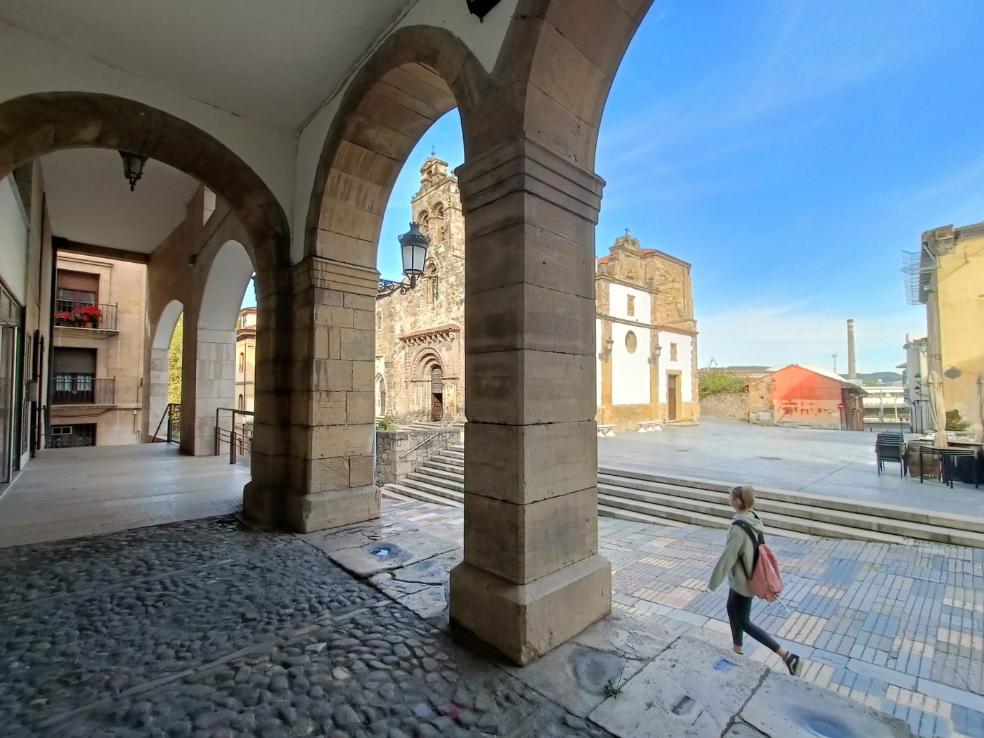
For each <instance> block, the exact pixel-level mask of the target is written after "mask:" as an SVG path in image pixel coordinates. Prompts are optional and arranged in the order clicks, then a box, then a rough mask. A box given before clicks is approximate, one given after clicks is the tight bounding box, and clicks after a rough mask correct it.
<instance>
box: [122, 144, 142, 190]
mask: <svg viewBox="0 0 984 738" xmlns="http://www.w3.org/2000/svg"><path fill="white" fill-rule="evenodd" d="M120 156H121V157H122V158H123V176H124V177H126V181H127V182H129V183H130V192H133V190H134V188H135V187H136V186H137V182H139V181H140V178H141V177H142V176H143V169H144V164H146V163H147V157H146V156H143V155H142V154H131V153H130V152H129V151H121V152H120Z"/></svg>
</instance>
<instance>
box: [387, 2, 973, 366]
mask: <svg viewBox="0 0 984 738" xmlns="http://www.w3.org/2000/svg"><path fill="white" fill-rule="evenodd" d="M982 30H984V3H980V2H957V1H955V0H936V2H914V1H912V0H906V2H897V1H893V2H886V1H880V0H874V1H872V0H865V2H856V1H852V2H846V1H843V0H827V1H825V2H801V1H799V0H781V1H779V0H771V1H764V0H760V1H757V2H721V1H720V0H667V1H665V2H657V4H656V5H654V7H653V10H651V11H650V13H649V15H648V16H647V18H646V20H645V22H644V23H643V25H642V27H641V28H640V29H639V32H638V34H637V35H636V37H635V39H634V40H633V42H632V45H631V46H630V48H629V51H628V53H627V55H626V57H625V59H624V61H623V63H622V66H621V68H620V70H619V74H618V76H617V78H616V80H615V84H614V85H613V88H612V91H611V95H610V97H609V101H608V105H607V107H606V110H605V117H604V120H603V123H602V129H601V136H600V140H599V148H598V158H597V163H596V169H597V171H598V173H599V174H600V175H601V176H602V177H604V178H605V180H606V181H607V183H608V184H607V186H606V188H605V195H604V201H603V205H602V213H601V221H600V223H599V225H598V231H597V246H598V254H599V255H601V254H604V253H607V250H608V247H609V246H610V245H611V243H612V241H613V240H614V239H615V238H616V237H617V236H618V235H619V234H621V233H622V232H623V231H624V229H625V228H626V227H629V228H631V230H632V232H633V234H634V235H636V236H637V237H638V238H640V239H641V241H642V243H643V246H644V247H648V248H659V249H662V250H665V251H667V252H669V253H671V254H674V255H676V256H679V257H680V258H683V259H686V260H688V261H690V262H691V263H692V264H693V276H694V300H695V305H696V311H697V319H698V321H699V329H700V331H701V336H700V339H699V340H700V344H699V346H700V364H701V366H705V365H707V363H708V362H709V361H710V360H711V359H712V358H713V359H714V360H715V361H716V362H717V363H718V364H720V365H726V364H765V365H774V364H785V363H792V362H798V363H812V364H817V365H821V366H824V367H830V365H831V363H832V360H831V354H832V353H835V352H836V353H837V354H839V358H838V367H839V368H840V369H841V370H845V369H846V364H847V359H846V346H845V327H844V324H845V321H846V319H847V318H851V317H853V318H854V319H855V321H856V324H857V335H858V364H859V369H860V370H861V371H875V370H886V369H891V368H892V367H894V366H895V365H896V364H898V363H900V362H901V361H902V360H903V358H904V356H903V352H902V348H901V346H902V343H903V342H904V337H905V333H906V331H914V332H922V331H923V330H924V325H925V318H924V313H923V310H922V309H920V308H916V307H909V306H907V305H906V302H905V293H904V287H903V275H902V273H901V266H902V251H903V250H917V249H918V244H919V235H920V233H922V231H924V230H928V229H930V228H934V227H937V226H941V225H947V224H951V223H952V224H954V225H958V226H959V225H966V224H968V223H974V222H978V221H981V220H984V74H982V73H981V71H982V68H984V57H982V56H981V51H980V49H981V44H980V39H981V31H982ZM432 147H433V148H434V149H435V150H436V152H437V154H438V156H440V157H441V158H444V159H446V160H448V161H450V162H451V164H452V166H456V165H457V164H459V163H461V161H462V159H463V152H462V144H461V132H460V124H459V121H458V117H457V114H456V113H454V112H452V113H449V114H448V115H446V116H445V117H444V118H442V119H441V120H440V121H438V122H437V123H436V124H435V125H434V126H433V127H432V128H431V129H430V130H429V131H428V132H427V133H426V134H424V136H423V138H422V139H421V141H420V143H419V145H418V146H417V147H416V149H415V150H414V152H413V154H412V155H411V156H410V158H409V160H408V162H407V165H406V167H405V168H404V171H403V172H402V174H401V175H400V178H399V180H398V181H397V184H396V187H395V189H394V193H393V197H392V199H391V201H390V206H389V208H388V209H387V211H386V217H385V220H384V225H383V231H382V236H381V241H380V249H379V255H380V270H381V271H382V272H383V273H384V275H386V276H389V277H393V278H396V277H398V276H399V270H400V264H399V256H398V250H397V247H396V236H397V235H398V234H399V233H402V232H403V231H404V230H406V228H407V222H408V221H409V215H410V213H409V199H410V197H411V196H412V194H413V193H414V192H415V191H416V188H417V183H418V177H419V174H418V170H419V167H420V165H421V163H422V162H423V160H424V158H426V156H427V155H428V154H429V153H430V151H431V148H432Z"/></svg>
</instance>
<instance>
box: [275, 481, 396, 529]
mask: <svg viewBox="0 0 984 738" xmlns="http://www.w3.org/2000/svg"><path fill="white" fill-rule="evenodd" d="M381 497H382V495H381V494H380V492H379V488H378V487H376V485H374V484H369V485H366V486H364V487H349V488H347V489H334V490H329V491H325V492H310V493H308V494H305V495H288V496H287V498H286V500H285V504H286V509H285V510H284V522H285V523H286V524H287V527H289V528H290V529H291V530H295V531H297V532H298V533H313V532H314V531H316V530H325V529H326V528H338V527H340V526H342V525H350V524H352V523H362V522H365V521H366V520H375V519H376V518H378V517H379V511H380V506H381Z"/></svg>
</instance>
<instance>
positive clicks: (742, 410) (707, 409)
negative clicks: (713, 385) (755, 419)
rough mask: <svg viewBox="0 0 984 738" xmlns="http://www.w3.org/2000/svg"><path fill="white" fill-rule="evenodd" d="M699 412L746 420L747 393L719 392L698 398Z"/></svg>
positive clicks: (716, 416) (718, 416)
mask: <svg viewBox="0 0 984 738" xmlns="http://www.w3.org/2000/svg"><path fill="white" fill-rule="evenodd" d="M700 414H701V415H710V416H713V417H715V418H728V419H729V420H742V421H747V420H748V395H747V394H745V393H744V392H721V393H718V394H715V395H705V396H703V397H701V398H700Z"/></svg>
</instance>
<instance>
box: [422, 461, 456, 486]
mask: <svg viewBox="0 0 984 738" xmlns="http://www.w3.org/2000/svg"><path fill="white" fill-rule="evenodd" d="M414 473H420V474H426V475H427V476H429V477H435V478H437V479H446V480H448V481H449V482H455V483H456V484H458V485H462V484H464V483H465V474H464V470H463V469H454V470H449V469H447V468H445V467H444V465H443V464H442V465H438V464H432V463H430V462H427V463H426V464H424V465H423V466H418V467H417V469H416V470H415V472H414Z"/></svg>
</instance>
